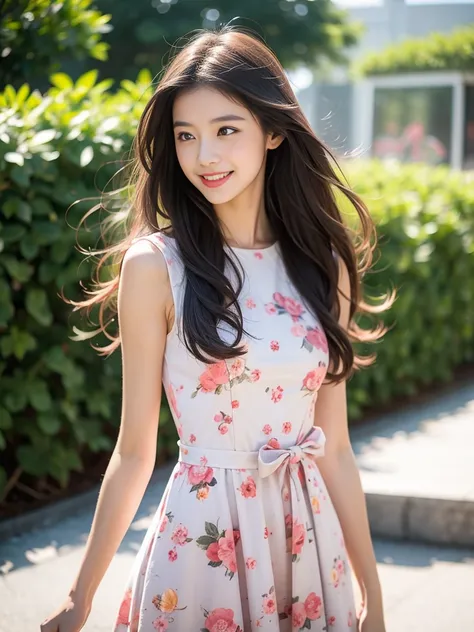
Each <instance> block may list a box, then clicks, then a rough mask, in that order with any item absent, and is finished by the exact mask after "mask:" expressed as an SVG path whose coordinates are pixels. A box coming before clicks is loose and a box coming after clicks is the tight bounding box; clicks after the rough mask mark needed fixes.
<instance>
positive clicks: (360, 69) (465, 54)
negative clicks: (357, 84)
mask: <svg viewBox="0 0 474 632" xmlns="http://www.w3.org/2000/svg"><path fill="white" fill-rule="evenodd" d="M435 70H438V71H449V70H458V71H463V72H472V71H473V70H474V25H472V24H471V25H470V26H466V27H463V28H460V29H456V30H455V31H453V32H452V33H447V34H445V33H431V34H430V35H428V37H426V38H424V39H409V40H405V41H402V42H400V43H398V44H392V45H390V46H388V47H387V48H386V49H385V50H382V51H380V52H377V53H371V54H369V55H367V56H366V57H364V58H363V59H362V60H361V61H360V62H358V63H356V64H355V66H354V71H355V74H356V75H389V74H395V73H405V72H426V71H428V72H429V71H435Z"/></svg>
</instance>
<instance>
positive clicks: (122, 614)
mask: <svg viewBox="0 0 474 632" xmlns="http://www.w3.org/2000/svg"><path fill="white" fill-rule="evenodd" d="M131 603H132V590H131V588H129V589H128V590H127V592H126V593H125V596H124V598H123V600H122V603H121V604H120V609H119V613H118V617H117V621H116V624H115V625H128V624H129V616H130V605H131Z"/></svg>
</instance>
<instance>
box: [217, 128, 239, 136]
mask: <svg viewBox="0 0 474 632" xmlns="http://www.w3.org/2000/svg"><path fill="white" fill-rule="evenodd" d="M223 130H230V131H231V133H230V134H223V136H232V134H233V133H234V132H236V131H237V130H236V129H234V128H233V127H221V128H220V130H219V134H220V133H221V132H222V131H223Z"/></svg>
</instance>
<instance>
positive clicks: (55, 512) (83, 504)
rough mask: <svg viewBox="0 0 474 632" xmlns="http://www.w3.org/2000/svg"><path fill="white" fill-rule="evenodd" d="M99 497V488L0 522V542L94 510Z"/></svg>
mask: <svg viewBox="0 0 474 632" xmlns="http://www.w3.org/2000/svg"><path fill="white" fill-rule="evenodd" d="M98 495H99V486H97V487H95V488H94V489H91V490H90V491H88V492H84V493H82V494H77V495H75V496H71V497H70V498H65V499H63V500H58V501H56V502H54V503H51V504H50V505H46V506H45V507H41V509H35V510H34V511H28V512H26V513H24V514H21V515H20V516H15V517H14V518H8V519H7V520H2V521H0V541H2V540H7V539H8V538H12V537H15V536H17V535H23V534H24V533H27V532H28V531H36V530H38V529H41V528H42V527H47V526H49V525H52V524H54V523H56V522H59V521H60V520H63V519H64V518H69V517H71V516H74V515H76V514H79V513H81V512H83V511H88V510H89V509H93V508H94V507H95V504H96V502H97V497H98Z"/></svg>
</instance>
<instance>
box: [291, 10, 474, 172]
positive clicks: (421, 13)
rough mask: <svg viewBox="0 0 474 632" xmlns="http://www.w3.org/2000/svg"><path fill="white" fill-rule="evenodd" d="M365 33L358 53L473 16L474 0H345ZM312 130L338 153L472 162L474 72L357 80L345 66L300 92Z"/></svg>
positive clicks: (461, 22)
mask: <svg viewBox="0 0 474 632" xmlns="http://www.w3.org/2000/svg"><path fill="white" fill-rule="evenodd" d="M338 4H340V5H341V6H342V7H344V8H347V9H348V11H349V14H350V17H351V18H352V19H354V20H357V21H359V22H362V23H363V24H364V26H365V34H364V35H363V37H362V38H361V41H360V43H359V45H358V46H357V47H355V48H354V49H351V51H350V55H351V59H352V60H357V59H358V58H360V57H363V56H365V55H366V54H367V53H369V52H374V51H375V52H376V51H378V50H383V49H384V48H386V47H387V46H388V45H390V44H393V43H398V42H401V41H403V40H405V39H410V38H414V37H424V36H427V35H429V34H430V33H432V32H440V33H449V32H450V31H453V30H454V29H456V28H459V27H461V26H464V25H467V24H469V23H473V22H474V0H470V1H469V2H467V1H464V2H463V1H462V0H458V1H457V2H449V1H447V0H445V1H444V2H439V1H438V2H436V1H435V0H431V1H429V0H412V1H410V0H340V1H339V2H338ZM298 96H299V98H300V100H301V103H302V105H303V108H304V110H305V113H306V114H307V116H308V118H309V119H310V122H311V124H312V126H313V129H314V130H315V131H316V133H317V134H318V135H319V136H320V137H322V138H323V139H324V140H325V141H326V142H327V143H328V145H329V146H330V147H332V148H333V149H334V150H335V151H336V153H337V154H338V155H347V154H352V153H354V152H355V153H358V154H362V155H367V156H374V155H376V156H379V157H395V158H399V159H401V160H404V161H413V162H418V161H422V162H430V163H432V164H438V163H447V164H450V165H452V166H453V167H457V168H474V74H472V75H469V74H467V75H466V74H462V73H457V72H440V73H436V72H431V73H413V74H403V75H401V74H400V75H391V76H387V77H374V78H369V79H367V80H363V81H357V82H351V81H350V80H349V79H348V76H347V70H346V69H335V70H334V71H332V74H331V76H330V77H328V79H327V80H325V81H319V82H315V83H313V84H312V85H311V86H309V87H308V88H306V89H304V90H301V91H300V92H299V94H298Z"/></svg>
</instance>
